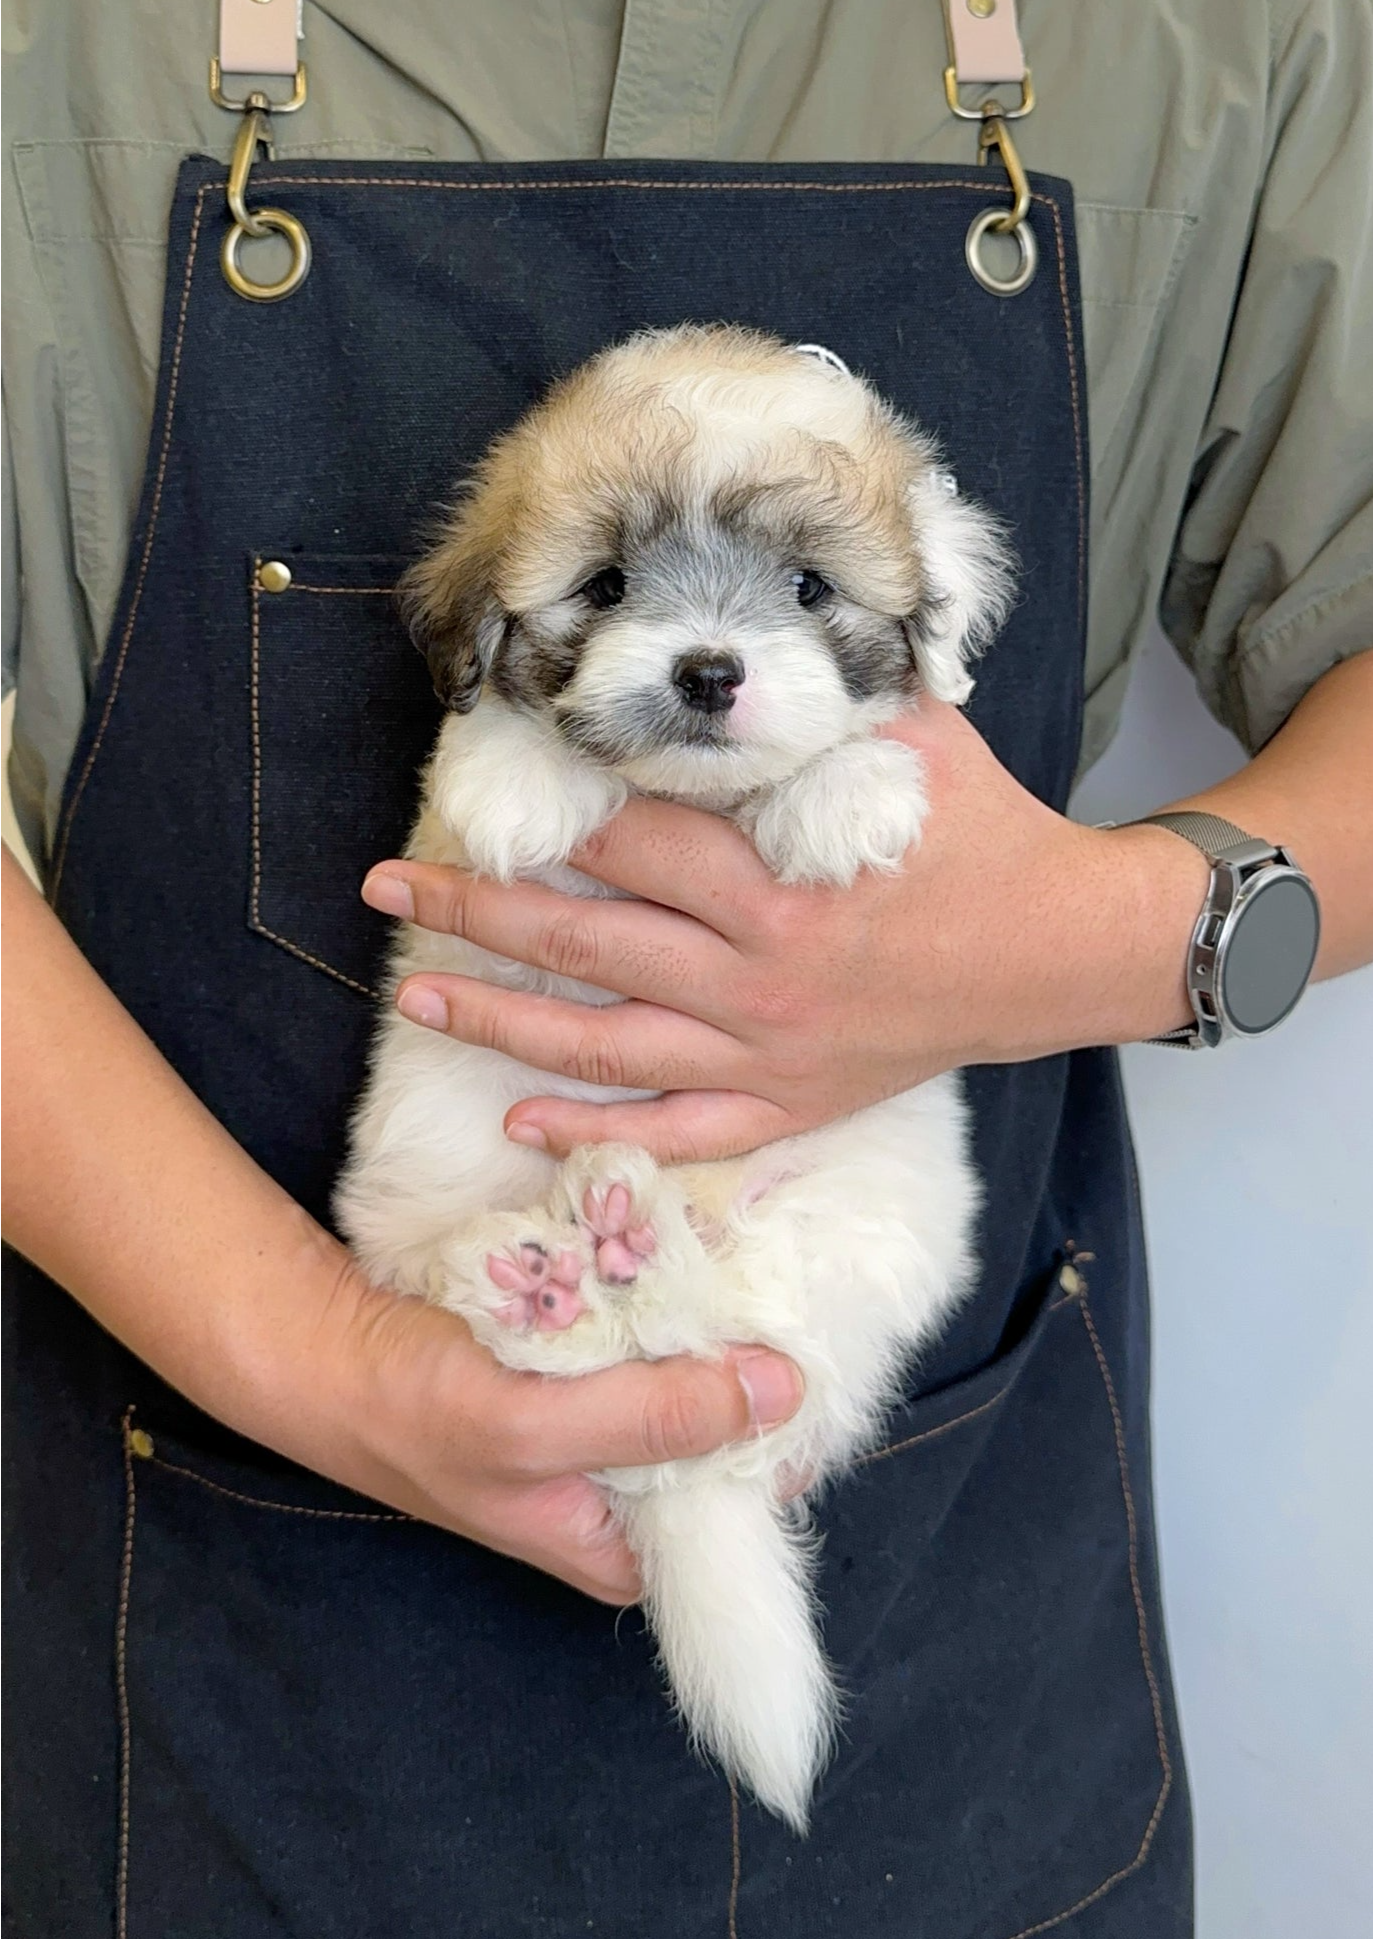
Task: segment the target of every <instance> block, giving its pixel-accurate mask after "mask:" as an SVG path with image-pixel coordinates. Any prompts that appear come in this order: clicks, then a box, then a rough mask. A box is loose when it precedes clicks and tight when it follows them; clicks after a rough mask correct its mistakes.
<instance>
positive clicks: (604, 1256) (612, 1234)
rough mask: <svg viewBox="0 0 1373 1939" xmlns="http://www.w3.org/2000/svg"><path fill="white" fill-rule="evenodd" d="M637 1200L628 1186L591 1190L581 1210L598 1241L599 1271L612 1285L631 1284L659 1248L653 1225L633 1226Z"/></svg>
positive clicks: (597, 1261)
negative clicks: (634, 1200) (631, 1216)
mask: <svg viewBox="0 0 1373 1939" xmlns="http://www.w3.org/2000/svg"><path fill="white" fill-rule="evenodd" d="M633 1209H634V1202H633V1200H632V1199H631V1198H630V1196H629V1188H628V1187H627V1186H625V1185H612V1186H611V1187H610V1188H609V1190H608V1191H605V1192H597V1191H593V1190H588V1191H587V1193H586V1195H585V1197H584V1198H583V1200H582V1213H583V1216H584V1218H585V1219H586V1222H587V1224H588V1225H589V1226H590V1228H591V1233H592V1237H593V1238H594V1239H595V1241H596V1271H597V1272H598V1273H599V1274H600V1276H601V1278H602V1279H603V1280H605V1282H606V1284H607V1285H610V1286H632V1285H633V1284H634V1281H635V1280H636V1279H637V1278H638V1276H639V1268H640V1266H642V1265H643V1263H644V1261H645V1259H651V1258H652V1257H653V1255H654V1253H655V1252H656V1251H657V1250H658V1241H657V1239H656V1238H655V1236H654V1232H653V1227H652V1226H651V1225H631V1224H630V1223H629V1219H630V1214H631V1212H632V1211H633Z"/></svg>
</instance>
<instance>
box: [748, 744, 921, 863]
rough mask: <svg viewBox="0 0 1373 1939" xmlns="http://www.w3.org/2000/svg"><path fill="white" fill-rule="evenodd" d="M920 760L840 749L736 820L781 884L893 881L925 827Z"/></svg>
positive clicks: (891, 748) (893, 747) (860, 747)
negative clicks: (866, 877)
mask: <svg viewBox="0 0 1373 1939" xmlns="http://www.w3.org/2000/svg"><path fill="white" fill-rule="evenodd" d="M926 805H927V804H926V801H925V790H924V786H923V777H922V770H921V764H920V757H919V755H918V754H916V753H915V752H914V750H913V749H911V748H909V747H906V746H905V745H904V744H903V743H902V742H901V741H885V740H865V741H844V742H842V743H841V744H840V745H839V746H838V747H832V748H830V749H829V750H828V752H827V753H825V754H822V755H821V756H820V757H819V759H818V760H814V761H812V762H810V764H809V765H808V766H806V767H804V768H802V769H801V771H800V772H799V773H798V774H794V775H792V777H791V779H790V780H789V781H784V782H783V783H782V784H781V786H780V787H777V788H774V789H773V790H772V791H771V792H770V793H768V794H766V795H762V796H759V797H757V798H756V800H755V801H753V802H751V803H750V804H749V805H748V807H747V808H746V809H745V811H744V813H743V815H742V816H741V817H740V819H741V820H742V822H743V825H744V826H745V827H746V828H747V829H748V832H749V833H750V834H751V835H752V837H753V843H754V846H755V847H756V848H757V850H758V853H759V854H760V855H761V856H762V858H763V860H764V861H765V862H766V863H767V865H768V867H769V868H770V869H771V870H772V872H773V874H774V875H775V876H776V877H777V878H778V880H779V881H781V882H830V883H834V884H836V885H838V886H840V887H845V888H846V887H847V886H848V885H849V884H850V883H851V882H852V881H853V880H854V878H855V877H856V876H857V874H858V872H859V870H860V869H865V868H870V869H880V870H883V871H885V872H887V873H891V872H892V871H894V870H895V869H897V868H899V867H900V866H901V860H902V857H903V856H904V855H905V853H906V851H907V849H909V848H911V847H913V846H914V845H915V844H916V843H917V842H918V841H919V840H920V831H921V828H922V826H923V824H924V820H925V810H926Z"/></svg>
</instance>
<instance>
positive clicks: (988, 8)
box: [968, 0, 996, 20]
mask: <svg viewBox="0 0 1373 1939" xmlns="http://www.w3.org/2000/svg"><path fill="white" fill-rule="evenodd" d="M968 12H969V13H970V14H971V15H972V16H973V19H974V20H990V19H991V17H992V15H993V14H994V13H995V12H996V0H968Z"/></svg>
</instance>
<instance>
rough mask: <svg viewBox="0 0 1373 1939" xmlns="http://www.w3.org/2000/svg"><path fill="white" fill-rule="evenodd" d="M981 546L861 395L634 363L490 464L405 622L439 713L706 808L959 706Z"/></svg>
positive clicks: (666, 344) (643, 353) (915, 456)
mask: <svg viewBox="0 0 1373 1939" xmlns="http://www.w3.org/2000/svg"><path fill="white" fill-rule="evenodd" d="M1008 588H1009V580H1008V575H1007V572H1006V564H1005V557H1004V553H1003V551H1002V549H1001V547H1000V544H999V541H998V539H997V535H996V532H995V528H994V527H993V526H992V524H991V522H990V521H989V520H987V519H986V518H985V517H984V516H983V515H982V514H980V513H977V512H975V511H974V510H972V508H970V507H968V506H966V505H964V504H962V503H961V502H960V501H958V500H957V499H956V498H955V497H954V496H952V495H951V493H950V490H949V485H948V480H947V478H946V477H944V476H941V474H940V473H939V472H938V471H937V470H936V468H935V465H934V462H933V456H932V453H931V450H930V447H929V446H928V445H927V444H926V443H925V441H924V440H923V439H922V438H921V437H920V436H919V435H918V434H917V433H916V432H915V431H914V430H913V429H912V428H911V427H910V426H909V425H907V424H906V423H904V422H903V421H902V420H901V419H899V418H897V417H896V416H895V414H894V413H892V412H891V411H890V410H888V409H887V408H886V407H885V406H884V405H883V404H882V403H881V402H880V400H879V399H877V398H876V397H875V395H874V394H873V393H872V392H871V391H870V390H869V389H868V387H867V386H866V385H864V384H863V383H861V382H860V381H859V380H858V379H856V378H854V377H851V376H849V375H848V374H847V373H846V372H844V371H842V370H835V369H833V368H831V367H829V366H827V365H825V364H824V363H821V362H819V361H817V360H816V359H814V358H812V357H810V356H807V355H804V354H801V353H798V352H797V351H795V350H793V349H790V348H788V347H787V346H785V345H782V344H780V343H776V342H774V341H773V340H771V339H769V338H764V337H758V336H754V335H751V334H747V333H745V332H742V331H737V330H732V329H723V328H722V329H712V330H703V329H685V330H678V331H672V332H668V333H665V334H657V335H647V336H642V337H637V338H633V339H631V340H630V341H629V342H628V343H627V344H625V345H622V346H620V347H619V348H618V349H615V350H612V351H609V352H606V353H604V354H603V355H602V356H601V357H598V358H597V359H595V360H594V361H593V362H592V363H591V364H589V365H587V366H585V367H584V368H583V370H581V371H580V372H578V373H577V374H576V375H574V376H573V377H572V378H571V379H570V380H568V382H567V383H565V384H563V385H562V386H561V387H559V389H558V390H556V391H554V392H553V393H552V395H551V396H550V397H549V398H548V399H547V400H546V401H545V402H544V403H543V404H542V405H540V406H539V407H538V408H537V409H536V410H535V411H533V412H531V413H530V414H529V416H527V417H526V418H525V419H523V420H522V421H521V423H520V424H519V425H517V426H516V427H515V429H514V431H512V432H511V433H510V434H508V435H507V436H506V437H505V438H503V439H502V440H501V441H500V442H499V443H498V444H497V445H496V446H495V447H494V448H493V450H492V452H491V454H490V455H489V456H488V458H487V459H486V461H485V463H484V465H483V466H482V468H481V471H480V472H479V474H478V477H477V479H476V481H475V484H474V487H473V489H472V491H471V493H470V495H469V496H468V497H467V499H466V500H465V501H464V503H463V504H462V505H461V506H460V508H459V510H458V512H457V513H456V515H455V517H454V519H453V521H452V523H451V525H450V527H449V530H448V533H447V535H446V537H445V539H444V540H443V542H442V543H441V544H440V545H439V546H438V547H437V548H436V550H435V551H434V552H433V553H432V554H430V556H429V557H428V558H426V559H424V560H422V561H421V562H420V564H419V565H418V566H417V567H416V568H415V569H414V571H413V572H412V573H411V574H410V575H409V579H408V583H407V586H406V595H405V596H406V601H407V606H408V611H409V616H410V619H411V623H412V626H413V627H414V630H415V631H416V634H417V636H418V637H419V639H420V641H421V643H422V644H423V645H424V646H425V648H426V650H427V652H428V654H429V658H430V664H431V667H432V669H433V671H434V675H435V685H436V687H437V689H438V691H439V693H440V696H441V698H443V699H444V701H445V702H446V704H447V705H448V706H450V707H452V708H455V709H458V710H461V711H465V710H466V709H468V708H469V707H471V706H472V705H474V704H475V702H476V700H477V698H478V696H479V694H480V692H481V690H482V688H483V686H486V687H488V688H489V689H490V690H491V691H493V692H495V693H497V694H499V695H501V696H502V697H503V698H504V699H505V700H506V701H508V702H509V703H511V704H512V705H514V706H517V707H520V708H524V709H530V710H534V711H537V712H539V713H541V714H544V715H546V716H547V717H548V719H549V720H550V721H551V722H553V723H555V725H556V728H557V731H558V732H559V734H560V735H561V736H562V737H563V738H564V740H565V741H566V742H567V743H568V744H569V745H570V746H571V747H573V748H574V749H576V750H577V751H578V752H579V753H580V754H582V755H584V756H585V757H586V758H587V759H588V760H590V761H593V762H595V763H598V764H600V765H603V766H606V767H610V768H613V769H615V770H616V771H617V772H619V773H620V774H622V775H623V776H624V777H625V779H627V780H628V781H630V782H631V783H632V784H633V785H635V786H636V787H639V788H641V789H644V790H646V791H649V792H653V793H659V794H668V795H673V796H677V797H680V798H683V799H688V800H691V799H695V800H700V801H704V802H708V803H723V802H726V801H729V800H736V799H739V798H741V797H743V796H745V795H747V794H750V793H752V792H754V791H756V790H757V789H759V788H764V787H767V786H769V785H773V784H775V783H776V782H778V781H780V780H782V779H784V778H785V777H786V776H787V775H788V774H790V773H793V772H794V771H795V770H796V769H797V768H799V767H800V766H802V765H803V764H804V763H805V762H806V761H807V760H809V759H810V758H812V757H813V756H814V755H815V754H817V753H819V752H821V751H822V750H823V749H824V748H826V747H828V746H831V745H833V744H834V743H836V742H839V741H842V740H846V739H849V738H851V737H852V736H853V735H854V734H856V733H859V732H862V731H864V730H865V729H866V728H868V727H870V726H871V725H873V724H875V723H876V722H877V721H878V720H881V719H886V718H889V717H890V716H891V715H892V714H893V713H895V712H896V711H897V710H898V709H899V708H900V707H901V705H902V704H903V703H904V702H906V701H908V700H909V699H910V698H911V697H912V696H913V695H914V693H915V692H916V691H918V690H919V688H920V687H921V686H922V685H923V686H924V687H925V688H927V689H928V690H930V691H932V692H935V693H937V694H939V695H940V696H941V697H944V698H948V699H952V700H962V699H964V698H966V695H967V693H968V691H969V689H970V686H971V682H970V681H969V680H968V678H967V673H966V661H967V658H968V656H969V654H970V653H971V652H972V651H973V650H974V648H975V646H976V645H977V644H978V643H979V641H980V638H981V637H982V636H983V635H985V632H986V631H987V630H988V628H989V627H990V626H991V625H992V624H994V623H995V621H996V620H997V619H999V617H1000V616H1001V613H1002V612H1003V611H1004V608H1005V605H1006V603H1007V599H1008Z"/></svg>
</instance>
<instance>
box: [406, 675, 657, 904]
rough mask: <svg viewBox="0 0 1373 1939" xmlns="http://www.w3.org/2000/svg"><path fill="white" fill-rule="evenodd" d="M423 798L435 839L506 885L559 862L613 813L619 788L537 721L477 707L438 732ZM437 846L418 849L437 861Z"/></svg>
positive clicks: (621, 796)
mask: <svg viewBox="0 0 1373 1939" xmlns="http://www.w3.org/2000/svg"><path fill="white" fill-rule="evenodd" d="M428 792H429V801H428V808H427V813H428V814H429V815H431V816H432V817H434V818H435V819H436V821H437V827H438V830H439V831H442V835H448V836H456V838H457V839H458V841H459V842H460V843H461V845H462V848H463V851H464V853H465V855H466V857H467V859H468V861H469V862H470V863H471V865H472V867H473V868H475V869H476V870H477V871H478V872H479V873H480V874H482V875H493V876H495V877H496V878H497V879H498V880H499V881H502V882H509V881H513V880H514V878H515V877H516V876H520V875H532V874H535V873H538V872H541V871H544V870H547V869H551V868H556V867H557V866H559V865H560V864H561V863H564V862H566V860H567V858H568V856H569V855H570V854H571V853H572V851H573V849H574V848H576V847H577V845H578V843H579V842H584V841H585V840H586V838H587V836H588V835H591V834H594V832H595V831H596V829H598V828H599V827H600V826H601V824H602V823H603V822H606V821H609V819H610V817H611V816H612V815H614V814H616V813H618V812H619V810H620V809H621V808H622V807H623V806H624V803H625V798H626V795H627V794H628V789H627V788H626V786H625V783H624V782H623V781H622V780H621V779H620V778H619V776H618V775H615V774H611V773H610V772H609V771H608V770H607V769H605V768H598V767H595V766H593V765H592V764H591V763H590V762H589V761H583V760H579V759H577V758H576V757H575V756H574V755H573V754H572V752H571V751H570V750H569V749H568V748H567V747H565V746H564V745H563V743H562V742H561V741H560V740H559V738H558V736H557V733H556V731H555V730H554V729H553V728H551V727H550V726H549V725H548V724H547V723H546V722H543V721H538V720H528V719H525V718H523V717H522V716H519V715H517V714H515V712H514V710H513V709H511V708H508V707H504V706H502V705H501V704H500V703H499V702H496V701H490V700H483V701H482V702H481V703H480V704H479V705H478V707H477V710H476V712H475V713H473V714H471V715H470V716H466V717H459V718H455V719H453V720H451V721H450V722H448V723H447V724H445V726H444V728H443V731H442V733H441V734H440V736H439V744H438V748H437V749H436V751H435V754H434V759H433V762H432V764H431V767H430V771H429V786H428ZM424 832H425V827H424V823H423V822H422V823H421V835H422V836H423V834H424ZM436 835H437V831H436ZM440 841H441V836H438V837H437V839H436V840H434V841H429V842H422V844H421V846H422V848H424V849H425V850H427V851H428V850H433V851H436V852H437V850H438V847H439V842H440Z"/></svg>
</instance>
